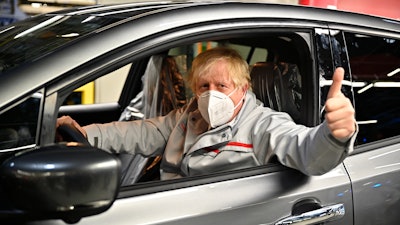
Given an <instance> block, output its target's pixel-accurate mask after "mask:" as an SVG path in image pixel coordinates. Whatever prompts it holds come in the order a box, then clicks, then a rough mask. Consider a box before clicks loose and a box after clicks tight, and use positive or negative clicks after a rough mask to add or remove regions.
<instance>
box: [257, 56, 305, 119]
mask: <svg viewBox="0 0 400 225" xmlns="http://www.w3.org/2000/svg"><path fill="white" fill-rule="evenodd" d="M250 77H251V81H252V86H253V92H254V94H255V95H256V97H257V99H258V100H260V101H261V102H263V103H264V106H267V107H270V108H271V109H274V110H276V111H281V112H287V113H289V114H290V116H291V117H292V118H293V120H294V121H296V122H299V120H300V110H301V100H302V89H301V88H302V87H301V75H300V73H299V70H298V67H297V65H296V64H290V63H283V62H281V63H276V64H275V63H272V62H258V63H256V64H254V65H253V66H252V70H251V73H250Z"/></svg>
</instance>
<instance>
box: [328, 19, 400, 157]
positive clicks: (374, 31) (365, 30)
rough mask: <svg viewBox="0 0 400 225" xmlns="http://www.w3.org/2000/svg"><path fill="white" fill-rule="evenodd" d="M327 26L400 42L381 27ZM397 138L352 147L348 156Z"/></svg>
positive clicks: (398, 140) (397, 37)
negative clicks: (352, 149)
mask: <svg viewBox="0 0 400 225" xmlns="http://www.w3.org/2000/svg"><path fill="white" fill-rule="evenodd" d="M388 22H390V21H388ZM328 26H329V27H330V28H331V29H333V30H339V31H341V32H343V33H356V34H360V35H368V36H378V37H387V38H393V39H397V40H400V33H398V32H396V31H392V30H390V29H389V28H388V29H386V28H385V27H381V28H380V29H378V28H371V27H361V26H352V25H345V24H336V23H330V24H328ZM346 51H347V49H346ZM347 60H348V59H347ZM349 68H350V70H351V66H350V64H349ZM353 95H354V93H353ZM354 104H357V102H355V101H354ZM356 113H357V112H356ZM399 137H400V135H397V136H394V137H390V138H386V139H382V140H378V141H375V142H371V143H366V144H361V145H357V146H354V151H353V152H352V153H350V155H356V154H360V153H364V152H367V151H373V150H376V149H379V148H382V147H385V146H390V145H393V144H397V143H399V142H400V139H399Z"/></svg>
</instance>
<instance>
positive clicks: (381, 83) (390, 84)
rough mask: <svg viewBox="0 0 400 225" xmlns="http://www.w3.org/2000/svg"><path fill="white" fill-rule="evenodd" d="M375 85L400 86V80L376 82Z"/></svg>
mask: <svg viewBox="0 0 400 225" xmlns="http://www.w3.org/2000/svg"><path fill="white" fill-rule="evenodd" d="M374 87H400V82H375V83H374Z"/></svg>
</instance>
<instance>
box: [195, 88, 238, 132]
mask: <svg viewBox="0 0 400 225" xmlns="http://www.w3.org/2000/svg"><path fill="white" fill-rule="evenodd" d="M236 90H237V89H235V90H233V91H232V92H231V93H230V94H229V95H226V94H224V93H222V92H219V91H214V90H210V91H205V92H204V93H202V94H201V95H200V96H199V98H198V101H197V104H198V108H199V111H200V114H201V115H202V116H203V118H204V119H205V120H206V121H207V122H208V123H209V124H210V126H211V127H212V128H215V127H218V126H221V125H222V124H225V123H227V122H228V121H229V120H230V119H231V118H232V116H233V113H234V111H235V109H236V108H237V107H238V106H239V104H240V102H241V101H242V100H243V98H244V96H245V95H243V97H242V99H241V100H240V101H239V103H238V104H237V105H236V106H235V105H234V103H233V101H232V99H231V98H230V97H229V96H231V95H232V94H233V93H234V92H235V91H236Z"/></svg>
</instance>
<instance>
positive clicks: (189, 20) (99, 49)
mask: <svg viewBox="0 0 400 225" xmlns="http://www.w3.org/2000/svg"><path fill="white" fill-rule="evenodd" d="M247 8H248V9H247ZM195 9H196V10H194V8H191V7H184V8H183V9H180V12H179V13H176V12H175V11H174V10H170V11H168V10H165V9H163V10H161V11H166V12H162V13H161V12H160V13H155V15H153V16H152V17H151V18H149V17H146V15H147V13H145V14H144V15H142V16H140V15H138V16H135V17H133V18H130V19H127V20H122V21H121V22H122V23H123V24H122V25H121V24H118V23H117V24H118V25H119V26H110V27H109V28H107V29H105V30H99V31H96V33H99V32H100V33H101V35H96V36H93V35H92V36H90V35H89V37H87V38H85V39H84V40H81V41H80V42H78V43H75V44H74V47H70V48H68V49H64V50H61V51H57V52H55V53H53V54H51V56H49V57H45V58H43V59H41V60H40V62H41V63H37V64H35V66H28V67H26V68H22V69H21V70H19V71H16V72H15V74H13V75H12V78H8V76H6V75H2V76H0V81H1V82H0V89H2V90H6V93H7V94H5V95H3V96H1V97H0V104H1V105H0V107H2V106H3V105H5V104H7V103H9V102H10V101H12V100H14V98H15V96H16V95H17V94H21V93H27V92H28V91H31V90H32V88H39V87H40V85H42V84H43V83H47V82H50V81H52V80H54V79H56V78H57V77H58V76H59V75H61V74H64V73H66V72H68V71H70V70H71V69H72V68H75V67H77V66H78V65H82V64H84V63H85V62H88V61H90V60H92V59H94V58H96V57H99V56H101V55H103V54H105V53H106V52H109V51H112V50H113V49H116V48H118V47H121V46H123V45H125V44H127V43H130V42H132V41H135V40H140V39H142V38H145V37H148V36H151V35H153V34H157V33H160V32H163V31H166V30H170V29H176V28H177V27H182V26H190V25H191V24H197V23H207V22H213V21H222V20H232V15H236V16H235V18H234V19H233V20H236V21H238V20H246V19H253V20H254V19H258V18H265V19H282V20H290V21H293V20H306V21H314V22H316V21H327V22H332V23H341V22H342V23H345V21H346V20H345V19H346V17H344V16H343V14H340V16H339V15H336V12H335V11H329V10H321V9H312V10H315V13H311V14H310V12H313V11H311V10H310V12H308V11H307V14H305V13H304V9H303V8H301V7H296V6H287V7H282V8H281V7H279V6H277V5H261V6H257V7H252V6H251V4H249V5H248V4H243V3H236V4H235V3H232V4H211V5H202V4H200V5H196V7H195ZM84 12H85V11H84ZM187 15H190V16H189V17H188V16H187ZM66 16H68V13H67V15H66ZM62 17H63V15H61V16H60V17H59V18H60V19H61V18H62ZM164 18H168V19H164ZM329 18H332V19H329ZM347 19H348V20H347V21H352V25H356V26H360V27H363V26H364V27H386V28H387V30H390V31H398V26H397V24H396V23H395V22H392V21H389V20H387V19H382V20H374V22H370V23H367V22H366V21H365V20H363V17H362V16H361V18H360V17H354V18H353V15H352V14H351V13H349V14H348V18H347ZM57 20H58V19H57ZM346 23H348V22H346ZM147 27H152V29H151V30H150V29H146V28H147ZM115 33H118V36H115V35H114V34H115ZM110 39H112V40H114V41H113V42H112V43H110V42H109V41H108V40H110ZM83 46H85V51H84V52H82V51H81V49H82V47H83ZM72 56H73V57H72ZM53 58H57V59H58V60H60V61H62V62H63V63H62V64H60V65H58V66H55V67H46V68H44V67H43V66H40V65H46V64H47V63H50V62H49V61H48V60H50V61H52V60H53ZM18 74H31V77H30V78H31V79H30V80H29V82H21V79H24V77H21V78H20V79H17V78H16V76H18ZM21 76H22V75H21ZM6 82H13V83H11V85H7V86H8V87H10V86H12V87H13V88H10V89H8V88H7V86H2V85H1V84H3V83H6ZM14 87H18V88H14ZM28 87H29V88H28Z"/></svg>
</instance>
